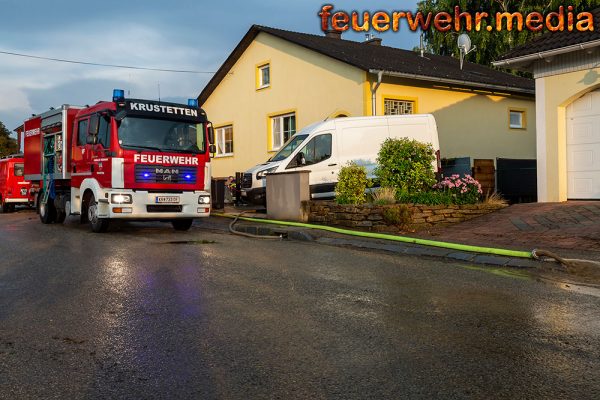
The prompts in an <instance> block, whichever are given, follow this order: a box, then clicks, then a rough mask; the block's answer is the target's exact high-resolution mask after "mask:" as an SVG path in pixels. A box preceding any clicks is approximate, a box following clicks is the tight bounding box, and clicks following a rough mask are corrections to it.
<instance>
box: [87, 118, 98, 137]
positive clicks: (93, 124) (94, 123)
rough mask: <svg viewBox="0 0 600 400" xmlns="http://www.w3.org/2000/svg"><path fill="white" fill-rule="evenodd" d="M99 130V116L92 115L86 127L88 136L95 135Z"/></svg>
mask: <svg viewBox="0 0 600 400" xmlns="http://www.w3.org/2000/svg"><path fill="white" fill-rule="evenodd" d="M99 130H100V116H99V115H98V114H94V115H92V116H91V117H90V123H89V125H88V134H89V135H94V136H95V135H97V134H98V131H99Z"/></svg>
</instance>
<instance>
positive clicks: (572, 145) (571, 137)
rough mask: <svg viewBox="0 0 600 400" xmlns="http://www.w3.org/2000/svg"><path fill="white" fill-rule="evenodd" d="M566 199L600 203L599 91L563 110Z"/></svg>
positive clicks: (587, 95)
mask: <svg viewBox="0 0 600 400" xmlns="http://www.w3.org/2000/svg"><path fill="white" fill-rule="evenodd" d="M567 181H568V193H567V197H568V198H569V199H600V91H595V92H591V93H588V94H586V95H585V96H583V97H582V98H580V99H578V100H576V101H574V102H573V103H572V104H571V105H569V106H568V107H567Z"/></svg>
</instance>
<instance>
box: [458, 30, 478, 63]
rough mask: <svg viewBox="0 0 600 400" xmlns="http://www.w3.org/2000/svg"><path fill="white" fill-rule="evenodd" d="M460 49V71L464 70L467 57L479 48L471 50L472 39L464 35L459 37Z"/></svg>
mask: <svg viewBox="0 0 600 400" xmlns="http://www.w3.org/2000/svg"><path fill="white" fill-rule="evenodd" d="M458 49H459V50H460V69H463V64H464V61H465V57H466V55H467V54H469V53H470V52H472V51H475V50H476V49H477V47H473V48H471V38H470V37H469V35H467V34H466V33H462V34H461V35H459V36H458Z"/></svg>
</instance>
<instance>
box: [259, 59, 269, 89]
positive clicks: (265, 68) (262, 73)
mask: <svg viewBox="0 0 600 400" xmlns="http://www.w3.org/2000/svg"><path fill="white" fill-rule="evenodd" d="M257 75H258V76H257V80H256V88H257V89H264V88H266V87H269V86H270V85H271V66H270V64H265V65H261V66H260V67H258V71H257Z"/></svg>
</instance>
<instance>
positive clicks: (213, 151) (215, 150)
mask: <svg viewBox="0 0 600 400" xmlns="http://www.w3.org/2000/svg"><path fill="white" fill-rule="evenodd" d="M208 151H209V152H210V153H211V154H215V153H216V152H217V146H215V145H214V144H209V145H208Z"/></svg>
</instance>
